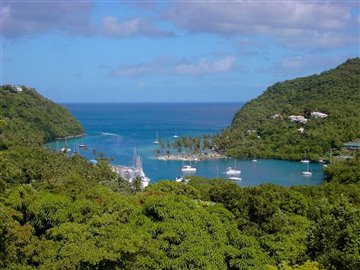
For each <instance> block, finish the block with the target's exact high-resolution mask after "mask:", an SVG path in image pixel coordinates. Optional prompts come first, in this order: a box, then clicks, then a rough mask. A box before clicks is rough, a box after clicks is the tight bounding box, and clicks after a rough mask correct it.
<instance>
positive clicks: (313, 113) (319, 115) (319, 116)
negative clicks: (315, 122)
mask: <svg viewBox="0 0 360 270" xmlns="http://www.w3.org/2000/svg"><path fill="white" fill-rule="evenodd" d="M311 116H312V117H314V118H325V117H328V115H327V114H326V113H322V112H312V113H311Z"/></svg>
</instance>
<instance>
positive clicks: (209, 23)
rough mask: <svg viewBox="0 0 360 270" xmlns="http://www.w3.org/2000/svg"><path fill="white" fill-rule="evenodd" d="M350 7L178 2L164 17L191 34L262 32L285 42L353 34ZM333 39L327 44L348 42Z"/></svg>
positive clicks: (313, 3) (309, 3) (314, 3)
mask: <svg viewBox="0 0 360 270" xmlns="http://www.w3.org/2000/svg"><path fill="white" fill-rule="evenodd" d="M351 8H352V6H351V5H347V4H346V3H345V4H342V3H334V2H327V1H324V2H321V1H320V2H319V1H272V2H271V1H194V2H181V1H179V2H176V3H174V4H173V5H172V7H171V8H169V10H168V11H167V13H166V14H165V18H166V19H167V20H169V21H172V22H173V23H174V24H175V25H177V26H178V27H180V28H182V29H185V30H187V31H189V32H193V33H197V32H205V33H213V34H219V35H223V36H233V35H239V34H261V35H268V36H274V37H277V38H279V40H280V41H287V38H294V37H298V38H299V39H300V37H302V36H304V35H306V38H314V39H315V38H318V37H325V36H342V37H344V36H346V37H350V36H353V35H354V34H356V33H354V32H355V31H356V29H355V28H354V27H353V25H354V24H355V21H356V20H354V18H353V17H352V15H351ZM298 41H300V40H298ZM332 41H334V42H333V43H328V44H329V46H333V47H335V46H341V45H348V44H347V43H346V42H345V43H344V44H342V43H339V42H338V41H337V40H336V41H335V40H333V39H332V40H330V42H332ZM312 45H314V46H316V45H317V44H316V43H313V44H312ZM299 46H301V42H300V44H299Z"/></svg>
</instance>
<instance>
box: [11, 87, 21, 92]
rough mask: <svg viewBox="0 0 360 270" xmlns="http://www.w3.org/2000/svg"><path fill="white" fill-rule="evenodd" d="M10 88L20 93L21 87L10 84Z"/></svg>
mask: <svg viewBox="0 0 360 270" xmlns="http://www.w3.org/2000/svg"><path fill="white" fill-rule="evenodd" d="M11 89H12V91H14V92H15V93H21V92H22V91H23V88H22V87H21V86H19V85H11Z"/></svg>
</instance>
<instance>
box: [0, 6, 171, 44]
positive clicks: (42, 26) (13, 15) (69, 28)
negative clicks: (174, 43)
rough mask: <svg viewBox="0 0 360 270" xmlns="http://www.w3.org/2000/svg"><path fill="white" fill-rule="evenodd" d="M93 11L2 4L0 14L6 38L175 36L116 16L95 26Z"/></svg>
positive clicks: (149, 22)
mask: <svg viewBox="0 0 360 270" xmlns="http://www.w3.org/2000/svg"><path fill="white" fill-rule="evenodd" d="M93 7H94V5H93V3H92V2H91V1H90V0H82V1H54V2H51V1H37V2H36V1H35V2H34V1H31V0H28V1H27V0H24V1H20V2H4V3H3V6H2V14H1V20H2V24H3V34H4V36H5V37H6V38H19V37H23V36H31V35H37V34H47V33H66V34H71V35H78V36H97V35H101V36H107V37H113V38H122V37H129V36H150V37H166V36H173V35H174V34H173V33H171V32H169V31H163V30H162V29H160V27H158V25H157V24H156V23H155V22H154V21H153V20H149V19H145V18H140V17H134V18H130V19H119V18H118V17H115V16H104V17H102V18H101V22H100V26H97V25H96V24H95V22H92V20H91V12H92V10H93Z"/></svg>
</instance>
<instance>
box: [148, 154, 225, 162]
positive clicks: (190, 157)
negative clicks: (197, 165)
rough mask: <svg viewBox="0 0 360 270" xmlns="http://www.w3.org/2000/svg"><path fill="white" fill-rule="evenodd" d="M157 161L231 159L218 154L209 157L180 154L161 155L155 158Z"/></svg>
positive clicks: (208, 155)
mask: <svg viewBox="0 0 360 270" xmlns="http://www.w3.org/2000/svg"><path fill="white" fill-rule="evenodd" d="M155 158H156V159H157V160H165V161H167V160H175V161H201V160H213V159H227V158H229V157H227V156H225V155H220V154H218V153H212V154H207V155H204V154H202V155H191V154H188V155H185V154H178V155H159V156H156V157H155Z"/></svg>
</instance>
